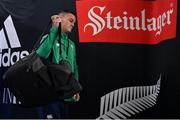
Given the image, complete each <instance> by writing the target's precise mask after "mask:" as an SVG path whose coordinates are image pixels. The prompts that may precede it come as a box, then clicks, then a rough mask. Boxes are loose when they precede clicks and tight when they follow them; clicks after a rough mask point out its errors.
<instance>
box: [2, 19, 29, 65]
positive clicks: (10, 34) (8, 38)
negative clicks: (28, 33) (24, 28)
mask: <svg viewBox="0 0 180 120" xmlns="http://www.w3.org/2000/svg"><path fill="white" fill-rule="evenodd" d="M4 27H5V29H3V28H2V29H1V30H0V67H9V66H11V65H13V64H14V63H15V62H17V61H18V60H19V59H21V58H23V57H25V56H27V55H29V52H28V51H19V50H18V51H17V49H16V51H15V50H12V49H15V48H20V47H21V44H20V42H19V38H18V35H17V32H16V29H15V27H14V24H13V21H12V17H11V16H8V17H7V19H6V20H5V21H4Z"/></svg>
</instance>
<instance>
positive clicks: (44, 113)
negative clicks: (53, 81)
mask: <svg viewBox="0 0 180 120" xmlns="http://www.w3.org/2000/svg"><path fill="white" fill-rule="evenodd" d="M36 109H37V113H38V116H39V118H40V119H48V118H49V119H60V118H62V119H66V118H68V102H65V101H57V102H54V103H51V104H48V105H46V106H41V107H37V108H36Z"/></svg>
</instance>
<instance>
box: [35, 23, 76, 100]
mask: <svg viewBox="0 0 180 120" xmlns="http://www.w3.org/2000/svg"><path fill="white" fill-rule="evenodd" d="M57 34H58V28H57V27H55V26H52V27H51V29H50V32H49V34H48V35H45V36H43V38H42V40H41V42H42V41H43V43H42V44H41V45H40V47H39V48H38V49H37V50H36V52H37V54H39V55H40V56H41V57H43V58H46V59H47V58H48V57H49V55H50V53H51V49H52V63H56V64H59V62H60V60H61V59H63V60H65V59H66V58H67V60H68V61H69V62H70V64H71V68H72V72H73V74H74V76H75V78H76V79H77V80H78V79H79V76H78V67H77V64H76V48H75V44H74V42H73V41H71V40H70V39H69V38H68V35H67V34H66V33H61V43H62V46H61V51H62V54H61V55H60V54H59V51H60V49H59V48H60V47H59V43H58V40H59V38H58V35H57ZM68 40H69V50H68V56H67V54H66V50H67V47H68ZM53 43H54V44H53ZM65 101H75V100H74V99H73V97H72V98H69V99H65Z"/></svg>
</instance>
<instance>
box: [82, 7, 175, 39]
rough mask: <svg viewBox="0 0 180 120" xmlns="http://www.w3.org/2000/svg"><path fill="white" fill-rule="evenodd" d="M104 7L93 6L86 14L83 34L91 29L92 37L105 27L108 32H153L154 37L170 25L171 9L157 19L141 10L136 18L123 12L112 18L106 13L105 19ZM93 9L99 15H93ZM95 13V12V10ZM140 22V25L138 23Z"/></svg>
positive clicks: (110, 12) (109, 12)
mask: <svg viewBox="0 0 180 120" xmlns="http://www.w3.org/2000/svg"><path fill="white" fill-rule="evenodd" d="M105 8H106V7H105V6H103V7H101V6H94V7H92V8H91V9H90V10H89V12H88V18H89V19H90V21H91V22H90V23H87V24H86V25H85V26H84V32H86V28H87V27H92V29H93V36H94V35H96V34H98V33H100V32H101V31H102V30H103V29H105V26H106V28H107V29H109V30H113V29H116V30H120V29H124V30H138V31H139V30H142V31H149V32H151V31H155V32H156V34H155V35H160V34H161V33H162V30H163V27H165V26H166V25H170V24H171V16H172V14H173V8H172V9H170V10H168V11H166V12H164V13H163V14H160V15H159V16H158V17H151V18H147V17H146V10H145V9H143V10H142V11H141V13H140V14H139V15H137V16H128V12H127V11H124V12H123V13H122V16H112V11H108V12H107V14H106V16H105V17H102V14H104V13H103V12H104V10H105ZM95 9H99V11H100V14H97V13H95ZM96 12H97V10H96ZM140 22H141V23H140Z"/></svg>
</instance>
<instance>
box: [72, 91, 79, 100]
mask: <svg viewBox="0 0 180 120" xmlns="http://www.w3.org/2000/svg"><path fill="white" fill-rule="evenodd" d="M73 98H74V100H75V101H76V102H77V101H79V100H80V95H79V93H76V94H75V95H74V96H73Z"/></svg>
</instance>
